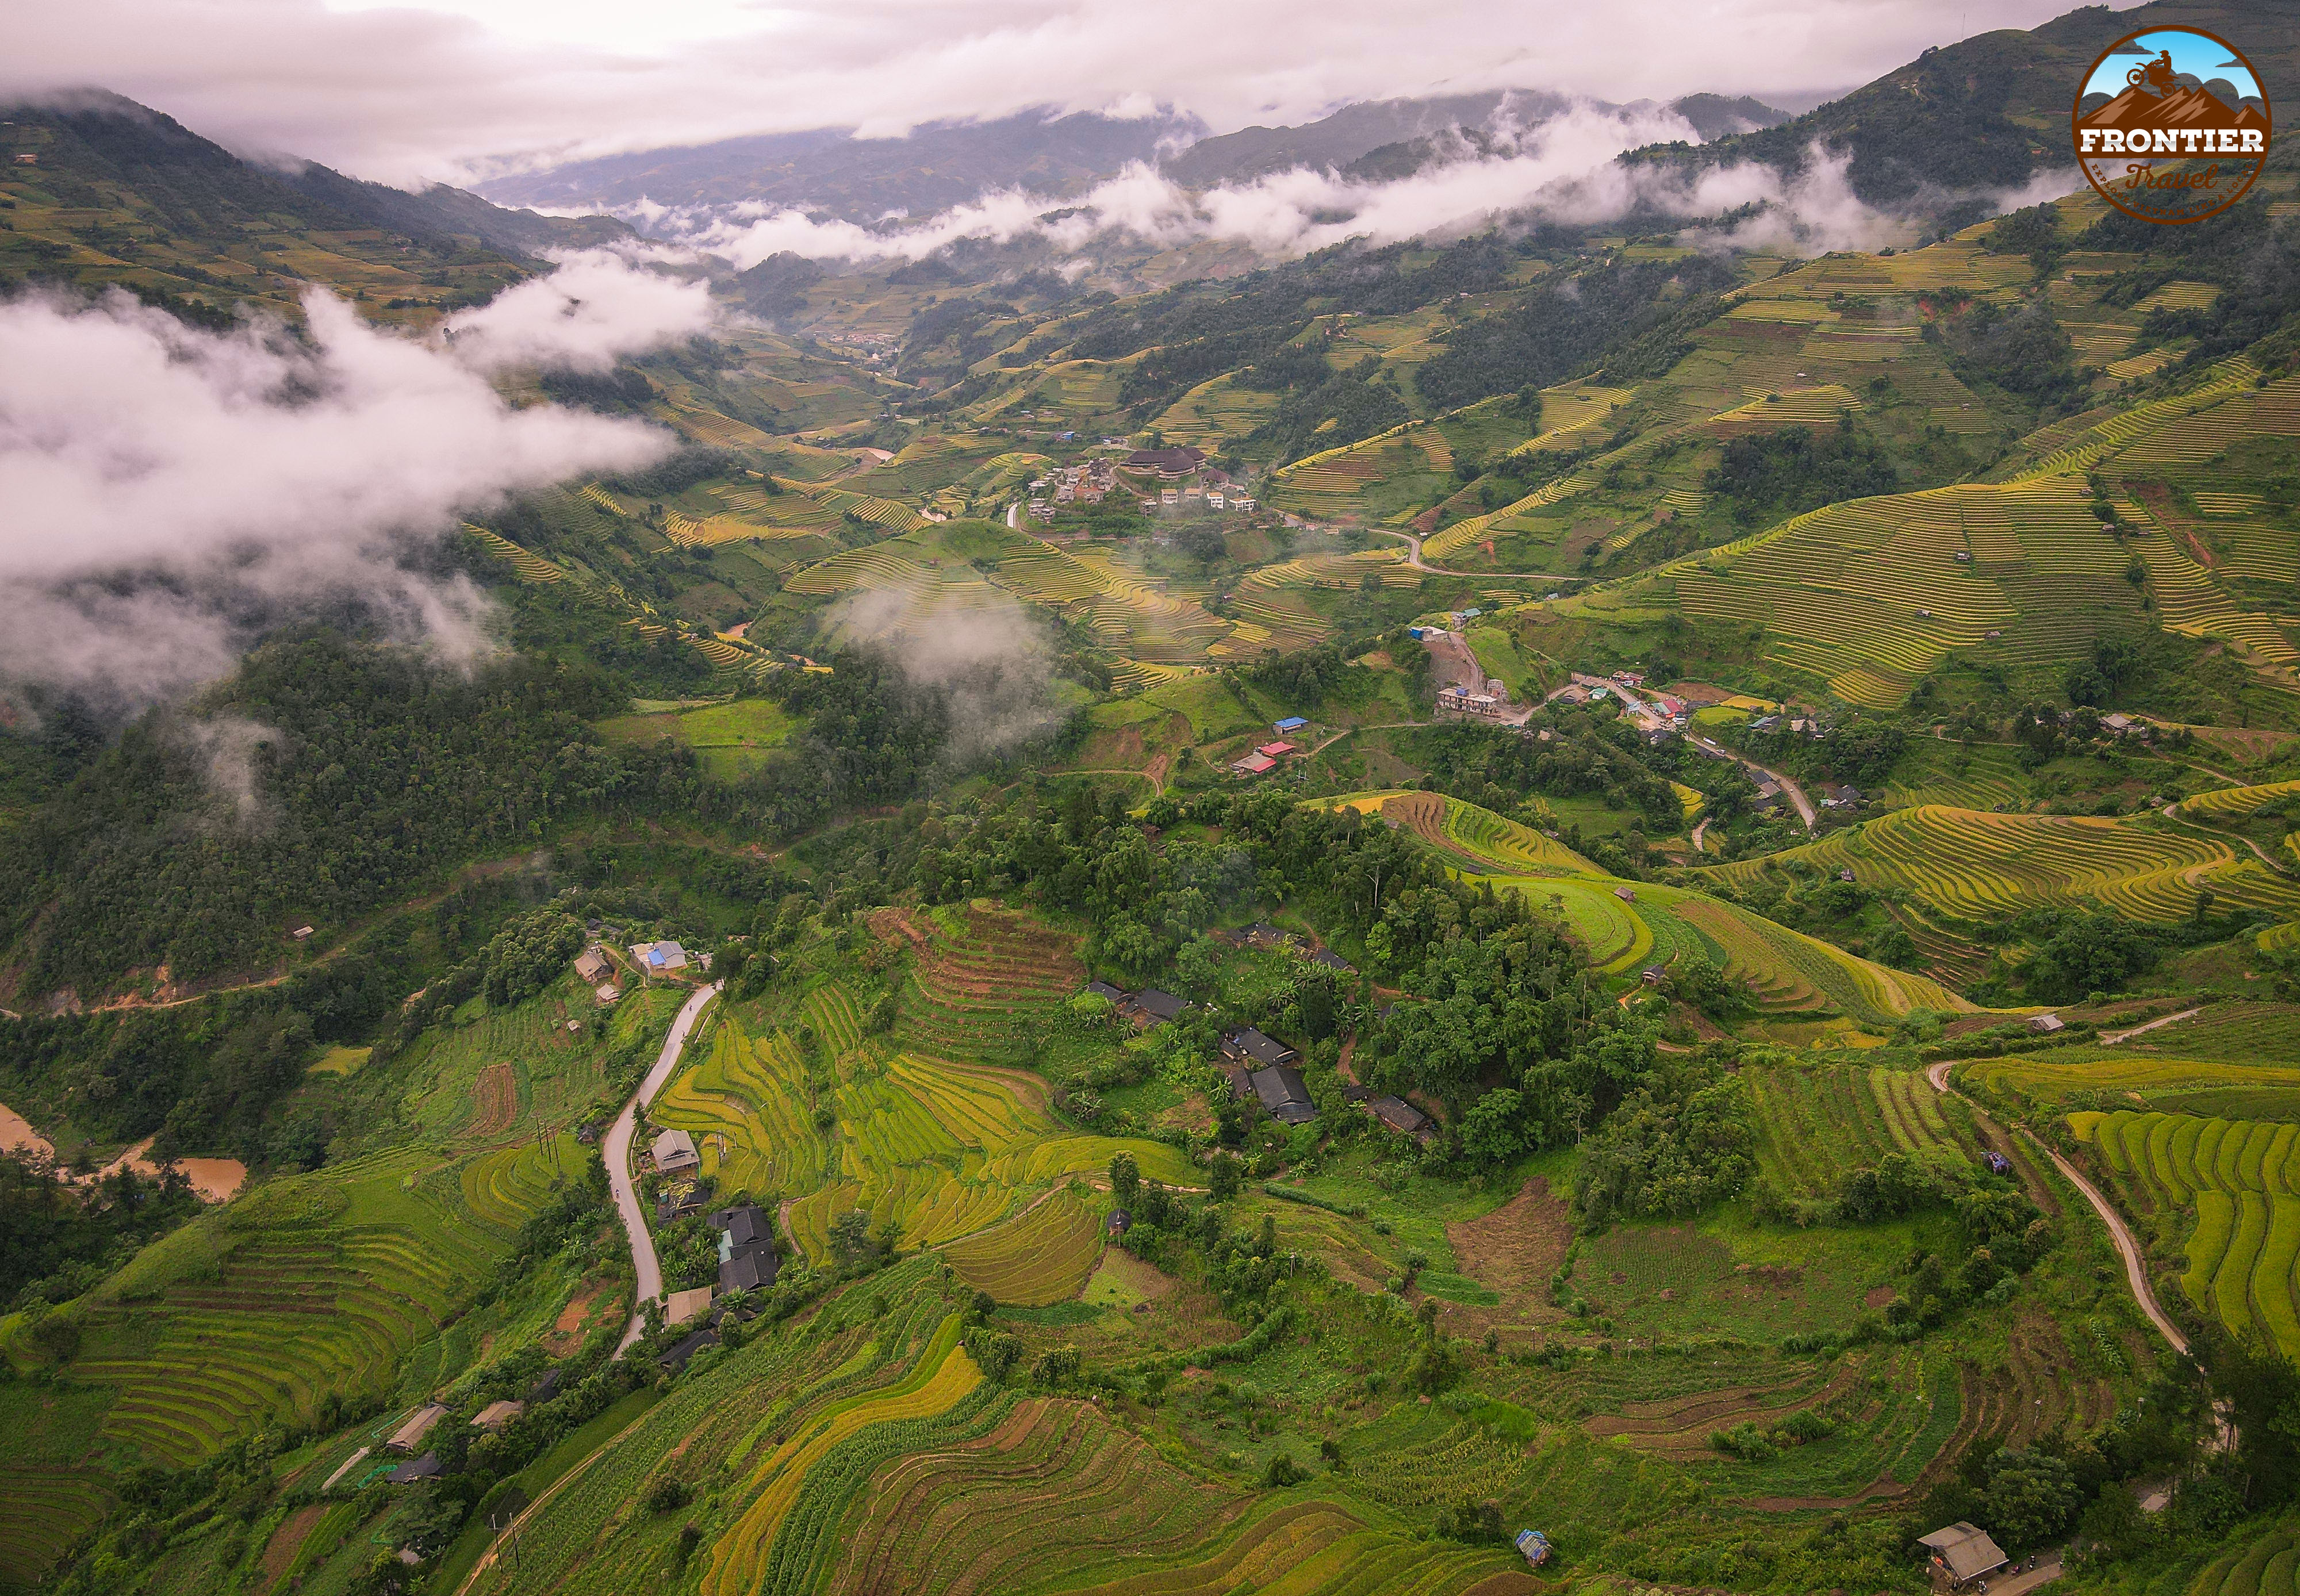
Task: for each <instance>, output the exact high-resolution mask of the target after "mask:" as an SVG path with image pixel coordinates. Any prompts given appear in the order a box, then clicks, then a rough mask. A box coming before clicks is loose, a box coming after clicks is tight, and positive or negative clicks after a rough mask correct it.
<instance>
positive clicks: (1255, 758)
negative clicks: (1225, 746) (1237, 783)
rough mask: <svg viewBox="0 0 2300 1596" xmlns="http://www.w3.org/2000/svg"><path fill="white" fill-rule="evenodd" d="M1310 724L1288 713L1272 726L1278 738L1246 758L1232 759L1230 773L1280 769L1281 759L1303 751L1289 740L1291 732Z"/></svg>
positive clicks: (1254, 773) (1253, 773) (1263, 772)
mask: <svg viewBox="0 0 2300 1596" xmlns="http://www.w3.org/2000/svg"><path fill="white" fill-rule="evenodd" d="M1309 724H1310V723H1309V722H1308V721H1307V720H1305V719H1303V718H1302V717H1301V716H1299V715H1288V717H1287V718H1286V719H1283V720H1280V721H1279V722H1277V723H1276V724H1275V725H1273V726H1271V728H1270V729H1271V731H1274V732H1276V733H1277V734H1278V736H1277V737H1276V739H1275V740H1274V741H1271V742H1268V743H1264V744H1262V745H1261V746H1260V747H1258V748H1256V749H1255V750H1254V752H1252V753H1249V754H1247V755H1246V757H1245V758H1244V759H1238V760H1232V761H1230V766H1229V773H1230V774H1231V775H1232V776H1267V775H1269V774H1270V773H1271V771H1272V770H1275V769H1278V764H1279V761H1280V760H1284V759H1287V758H1288V757H1290V756H1291V755H1294V754H1296V753H1299V752H1301V749H1300V748H1299V747H1298V746H1297V745H1296V744H1294V743H1292V742H1289V741H1288V737H1289V736H1291V734H1293V733H1295V732H1298V731H1300V730H1302V728H1303V727H1306V726H1308V725H1309Z"/></svg>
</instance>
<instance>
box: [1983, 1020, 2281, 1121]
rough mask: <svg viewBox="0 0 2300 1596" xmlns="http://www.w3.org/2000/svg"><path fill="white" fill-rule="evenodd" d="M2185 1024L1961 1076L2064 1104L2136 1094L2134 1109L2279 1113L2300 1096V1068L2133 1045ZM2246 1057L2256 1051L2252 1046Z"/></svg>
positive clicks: (1996, 1062)
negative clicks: (2074, 1097)
mask: <svg viewBox="0 0 2300 1596" xmlns="http://www.w3.org/2000/svg"><path fill="white" fill-rule="evenodd" d="M2183 1029H2184V1027H2171V1028H2170V1029H2168V1030H2167V1031H2162V1032H2156V1033H2153V1034H2152V1035H2151V1036H2144V1037H2136V1038H2134V1039H2133V1041H2131V1042H2129V1043H2125V1044H2123V1045H2122V1046H2121V1047H2115V1048H2074V1049H2070V1050H2068V1053H2067V1054H2063V1053H2061V1052H2054V1053H2053V1054H2051V1055H2048V1056H2032V1057H2028V1058H2021V1057H2017V1056H2016V1057H2012V1058H2004V1059H1976V1060H1972V1061H1971V1062H1970V1063H1967V1064H1964V1065H1962V1066H1960V1067H1959V1068H1960V1070H1961V1072H1962V1073H1963V1076H1964V1077H1965V1078H1966V1079H1969V1080H1971V1081H1972V1082H1973V1083H1974V1084H1975V1085H1979V1086H1980V1087H1982V1088H1984V1089H1986V1090H1988V1091H1991V1092H2003V1093H2011V1094H2014V1095H2017V1096H2020V1097H2024V1098H2028V1099H2029V1100H2031V1101H2036V1102H2041V1103H2049V1104H2057V1103H2061V1102H2064V1101H2067V1100H2068V1098H2069V1096H2070V1094H2071V1093H2092V1092H2109V1093H2119V1094H2122V1095H2125V1096H2128V1097H2131V1098H2133V1099H2134V1100H2135V1102H2134V1106H2135V1107H2139V1106H2141V1105H2142V1104H2146V1105H2147V1106H2149V1107H2154V1108H2162V1109H2165V1110H2187V1111H2188V1112H2192V1113H2197V1114H2212V1113H2220V1114H2223V1115H2227V1116H2230V1117H2245V1116H2259V1117H2263V1118H2266V1117H2271V1116H2274V1117H2279V1118H2280V1117H2281V1116H2282V1115H2284V1114H2285V1113H2287V1112H2288V1111H2290V1110H2291V1108H2292V1106H2293V1104H2294V1103H2295V1102H2296V1101H2300V1067H2296V1066H2291V1065H2284V1064H2255V1063H2252V1062H2249V1061H2238V1062H2231V1061H2229V1060H2215V1059H2192V1058H2163V1057H2157V1056H2154V1055H2152V1054H2149V1053H2147V1052H2142V1051H2139V1050H2138V1044H2139V1043H2143V1042H2147V1041H2150V1040H2153V1039H2154V1036H2162V1035H2174V1036H2178V1035H2179V1034H2180V1033H2181V1031H2182V1030H2183ZM2070 1055H2076V1056H2070ZM2251 1056H2252V1057H2255V1058H2256V1057H2259V1056H2261V1055H2260V1054H2259V1053H2258V1052H2254V1054H2253V1055H2251ZM2271 1056H2288V1054H2283V1053H2280V1052H2279V1053H2278V1054H2274V1055H2271Z"/></svg>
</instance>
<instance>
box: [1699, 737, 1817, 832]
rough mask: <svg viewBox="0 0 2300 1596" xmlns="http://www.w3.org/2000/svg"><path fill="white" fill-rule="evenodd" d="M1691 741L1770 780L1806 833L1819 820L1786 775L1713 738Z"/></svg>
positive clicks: (1807, 799) (1799, 788) (1795, 785)
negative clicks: (1781, 793) (1777, 788)
mask: <svg viewBox="0 0 2300 1596" xmlns="http://www.w3.org/2000/svg"><path fill="white" fill-rule="evenodd" d="M1693 740H1694V741H1695V742H1696V743H1698V744H1701V745H1702V746H1703V747H1704V748H1706V749H1709V750H1711V751H1712V752H1717V753H1721V754H1723V755H1724V756H1725V757H1726V758H1727V759H1729V760H1731V761H1733V762H1734V763H1735V764H1738V765H1739V766H1740V767H1741V768H1742V769H1746V770H1754V771H1755V772H1756V773H1757V774H1758V775H1760V776H1763V777H1770V778H1771V780H1772V782H1773V785H1774V786H1778V787H1779V788H1780V790H1781V791H1782V792H1783V793H1785V794H1788V801H1789V802H1791V803H1793V804H1795V805H1796V812H1797V819H1800V820H1803V821H1804V828H1805V829H1806V830H1807V831H1811V830H1812V829H1813V826H1814V824H1815V823H1816V822H1817V821H1819V819H1821V811H1820V810H1817V809H1815V808H1813V800H1812V799H1810V798H1808V797H1806V796H1805V795H1804V788H1803V787H1801V786H1797V784H1796V782H1795V781H1794V780H1792V779H1790V777H1788V775H1786V774H1784V773H1783V772H1781V771H1779V770H1775V769H1769V768H1768V767H1766V766H1763V765H1761V764H1759V763H1757V761H1754V760H1753V759H1751V758H1750V757H1749V756H1748V755H1747V754H1746V753H1736V752H1733V750H1731V749H1730V748H1728V747H1726V746H1725V744H1722V743H1720V742H1719V741H1717V740H1716V739H1715V738H1714V737H1696V738H1694V739H1693Z"/></svg>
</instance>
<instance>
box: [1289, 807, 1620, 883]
mask: <svg viewBox="0 0 2300 1596" xmlns="http://www.w3.org/2000/svg"><path fill="white" fill-rule="evenodd" d="M1334 802H1336V803H1337V804H1338V805H1339V804H1346V805H1348V806H1349V807H1350V808H1352V809H1354V810H1357V811H1358V812H1359V813H1361V814H1366V815H1379V816H1380V817H1381V819H1383V820H1384V821H1385V822H1387V823H1388V824H1389V825H1391V826H1394V827H1402V828H1403V829H1404V830H1407V831H1410V832H1412V833H1413V835H1416V836H1418V837H1420V838H1421V839H1422V840H1423V841H1424V842H1426V843H1429V844H1430V845H1431V846H1433V847H1435V848H1437V849H1438V850H1439V851H1440V852H1444V853H1446V854H1447V855H1448V856H1449V857H1450V858H1452V859H1453V860H1456V861H1458V862H1459V863H1461V864H1462V865H1463V867H1464V868H1466V869H1471V870H1473V871H1476V872H1479V873H1480V874H1493V875H1507V876H1546V875H1578V876H1596V875H1602V874H1603V873H1604V872H1602V871H1601V870H1599V869H1597V867H1596V865H1594V864H1591V863H1590V862H1589V861H1588V860H1586V859H1584V858H1582V857H1581V856H1580V855H1579V853H1576V852H1573V850H1572V849H1571V848H1568V847H1567V846H1566V845H1565V844H1563V843H1560V842H1557V841H1555V840H1554V839H1553V838H1550V837H1547V836H1545V835H1542V834H1541V833H1540V832H1538V831H1536V830H1534V829H1533V827H1530V826H1522V825H1520V824H1519V823H1518V822H1517V821H1515V820H1512V819H1507V818H1506V817H1504V816H1502V815H1497V814H1496V813H1494V812H1493V810H1489V809H1481V808H1479V806H1478V805H1477V804H1474V803H1467V802H1463V801H1462V800H1461V799H1459V798H1452V797H1448V796H1446V794H1443V793H1424V792H1415V791H1406V792H1389V793H1367V794H1352V795H1350V796H1348V797H1346V798H1340V799H1337V800H1335V801H1334Z"/></svg>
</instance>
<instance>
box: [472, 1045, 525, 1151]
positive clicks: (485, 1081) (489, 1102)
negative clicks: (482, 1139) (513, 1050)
mask: <svg viewBox="0 0 2300 1596" xmlns="http://www.w3.org/2000/svg"><path fill="white" fill-rule="evenodd" d="M476 1096H477V1107H476V1108H475V1109H474V1110H473V1112H472V1118H471V1128H470V1129H469V1130H468V1131H467V1132H465V1133H464V1134H465V1135H473V1136H499V1135H503V1133H504V1132H505V1131H507V1130H509V1129H510V1128H511V1122H512V1118H514V1117H516V1116H517V1114H518V1113H519V1079H518V1077H517V1076H514V1075H512V1068H511V1065H510V1064H509V1063H508V1062H506V1061H498V1062H496V1063H493V1064H490V1065H488V1066H487V1068H485V1069H482V1070H481V1071H479V1085H478V1090H477V1093H476Z"/></svg>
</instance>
